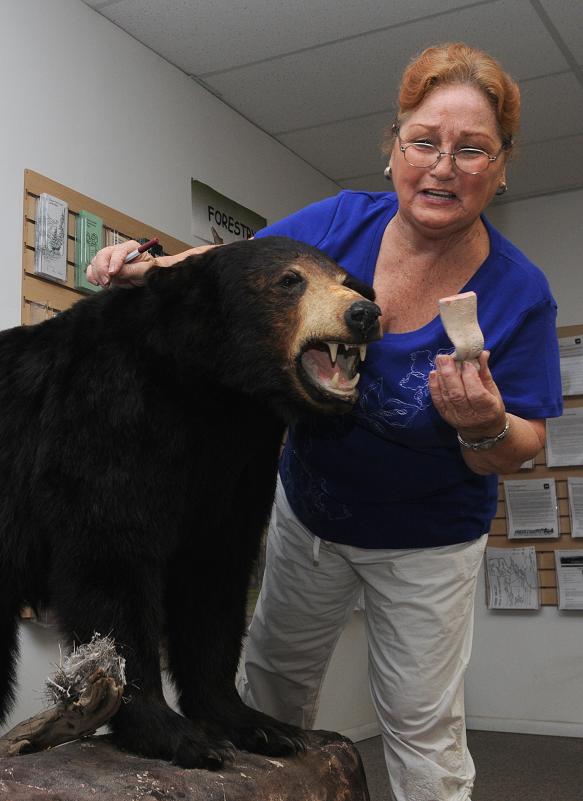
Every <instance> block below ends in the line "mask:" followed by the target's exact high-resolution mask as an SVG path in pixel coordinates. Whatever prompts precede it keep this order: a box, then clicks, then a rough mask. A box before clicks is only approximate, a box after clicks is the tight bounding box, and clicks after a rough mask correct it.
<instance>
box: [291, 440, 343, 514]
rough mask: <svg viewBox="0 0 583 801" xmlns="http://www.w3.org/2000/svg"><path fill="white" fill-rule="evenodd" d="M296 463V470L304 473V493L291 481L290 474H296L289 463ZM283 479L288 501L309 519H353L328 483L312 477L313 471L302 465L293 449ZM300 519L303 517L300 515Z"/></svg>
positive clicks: (319, 477) (317, 477) (323, 479)
mask: <svg viewBox="0 0 583 801" xmlns="http://www.w3.org/2000/svg"><path fill="white" fill-rule="evenodd" d="M292 460H293V461H294V462H295V467H294V470H295V471H296V472H297V471H299V470H301V471H302V473H303V479H302V482H301V483H302V491H301V492H297V491H296V482H295V481H293V479H292V480H290V477H289V474H290V472H292V473H293V472H294V471H293V470H291V469H290V467H289V462H291V461H292ZM281 477H282V481H283V484H284V486H285V487H286V493H287V496H288V500H289V502H290V504H291V506H292V508H294V509H299V510H303V512H304V514H307V515H308V516H309V517H311V516H313V515H314V514H315V515H317V516H318V517H326V518H328V520H345V519H346V518H348V517H352V513H351V511H350V509H349V508H348V506H346V504H345V503H342V502H341V501H337V500H336V499H335V498H333V497H332V496H331V495H330V494H329V492H328V488H327V481H326V479H325V478H322V477H321V476H314V475H312V473H311V471H310V470H308V468H307V467H306V466H305V465H304V464H302V462H301V460H300V459H299V457H298V454H297V452H296V451H295V450H294V449H293V448H292V449H291V450H290V452H289V454H288V455H287V459H286V460H285V461H284V462H283V463H282V465H281ZM300 517H302V515H301V514H300Z"/></svg>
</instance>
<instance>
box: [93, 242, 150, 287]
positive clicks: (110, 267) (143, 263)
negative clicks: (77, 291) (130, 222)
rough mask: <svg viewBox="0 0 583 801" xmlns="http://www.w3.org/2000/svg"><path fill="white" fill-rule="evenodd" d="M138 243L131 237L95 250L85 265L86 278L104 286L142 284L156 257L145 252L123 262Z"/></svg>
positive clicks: (96, 284)
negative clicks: (117, 243)
mask: <svg viewBox="0 0 583 801" xmlns="http://www.w3.org/2000/svg"><path fill="white" fill-rule="evenodd" d="M139 244H140V243H139V242H136V241H135V240H133V239H131V240H129V241H128V242H122V243H120V244H119V245H110V246H109V247H106V248H102V249H101V250H99V251H97V253H96V254H95V256H94V257H93V258H92V259H91V261H90V263H89V264H88V265H87V280H88V281H89V282H90V283H91V284H95V286H101V287H104V288H105V287H109V286H111V285H114V286H125V287H133V286H142V284H143V283H144V280H145V275H146V272H147V271H148V270H149V269H150V268H151V267H153V266H154V265H155V263H156V259H155V258H154V257H153V256H151V255H150V254H149V253H148V252H146V253H140V254H138V256H136V258H135V259H133V260H132V261H130V262H128V263H127V264H125V263H124V259H125V257H126V256H127V255H128V254H129V253H131V252H132V251H133V250H136V248H137V247H139Z"/></svg>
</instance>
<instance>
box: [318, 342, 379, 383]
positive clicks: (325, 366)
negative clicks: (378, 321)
mask: <svg viewBox="0 0 583 801" xmlns="http://www.w3.org/2000/svg"><path fill="white" fill-rule="evenodd" d="M340 348H342V346H340ZM345 348H346V346H345ZM348 348H349V349H348V350H346V349H345V350H344V351H342V350H341V349H340V350H339V346H338V345H337V344H336V343H329V344H328V343H326V346H322V347H312V348H308V349H307V350H305V351H304V353H303V354H302V366H303V368H304V370H305V371H306V373H307V374H308V375H309V376H310V378H311V379H312V381H314V383H315V384H317V385H318V386H321V387H322V388H324V389H329V390H332V391H340V392H342V391H345V392H351V391H352V390H353V389H354V387H355V386H356V385H357V384H358V381H359V378H360V374H359V373H357V372H356V367H357V363H358V357H359V352H360V355H361V356H362V358H364V355H365V353H366V346H365V345H363V346H354V347H350V346H348Z"/></svg>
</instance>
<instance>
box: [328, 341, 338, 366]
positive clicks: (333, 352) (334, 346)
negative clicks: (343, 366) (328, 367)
mask: <svg viewBox="0 0 583 801" xmlns="http://www.w3.org/2000/svg"><path fill="white" fill-rule="evenodd" d="M326 345H328V348H329V350H330V359H331V360H332V364H336V356H337V355H338V342H326Z"/></svg>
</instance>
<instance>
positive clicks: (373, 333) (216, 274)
mask: <svg viewBox="0 0 583 801" xmlns="http://www.w3.org/2000/svg"><path fill="white" fill-rule="evenodd" d="M148 286H149V287H150V288H151V289H152V290H153V291H154V293H155V294H157V295H159V296H160V297H168V298H171V297H172V296H175V297H176V295H177V294H178V295H179V296H180V302H179V303H178V304H176V308H175V312H176V313H175V314H174V327H176V326H178V327H179V329H181V331H182V337H181V340H182V344H181V348H180V350H181V351H182V352H181V353H180V354H178V353H177V354H176V355H177V359H182V360H183V361H184V364H188V365H189V368H188V369H189V371H192V374H193V375H197V376H198V377H199V378H200V380H201V382H202V381H209V380H210V381H213V382H217V383H219V384H221V385H223V386H225V387H228V388H229V389H231V390H235V391H238V392H242V393H244V394H246V395H250V396H253V397H255V398H257V399H258V400H260V401H262V402H265V403H268V404H269V405H270V406H271V407H272V408H273V409H274V410H275V411H277V412H279V413H280V414H281V415H283V416H284V417H285V418H286V419H289V418H291V417H294V416H297V415H298V414H301V412H302V411H305V410H317V411H322V412H343V411H348V410H349V409H350V408H351V407H352V405H353V404H354V403H355V401H356V400H357V398H358V389H357V386H356V385H357V383H358V379H359V373H358V367H359V364H360V362H361V360H362V359H364V358H365V355H366V345H367V343H369V342H371V341H373V340H376V339H378V338H379V337H380V334H381V328H380V321H379V317H380V313H381V310H380V309H379V307H378V306H377V305H376V304H375V303H373V302H372V301H373V299H374V292H373V290H372V288H371V287H369V286H367V285H365V284H363V283H361V282H360V281H358V280H356V279H354V278H352V277H351V276H349V274H348V273H347V272H346V271H345V270H343V269H342V268H341V267H340V266H339V265H338V264H336V263H335V262H334V261H332V260H331V259H329V258H328V257H327V256H326V255H325V254H324V253H322V252H321V251H319V250H317V249H316V248H313V247H310V246H308V245H304V244H302V243H299V242H296V241H295V240H292V239H288V238H286V237H265V238H264V239H255V240H250V241H242V242H235V243H232V244H230V245H224V246H222V247H218V248H215V249H213V250H209V251H207V252H206V253H204V254H202V255H200V256H190V257H188V258H187V259H186V260H185V261H184V262H181V263H180V264H179V265H176V267H175V268H174V269H172V270H156V271H153V274H152V276H151V277H150V280H149V282H148ZM173 339H175V337H173Z"/></svg>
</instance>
